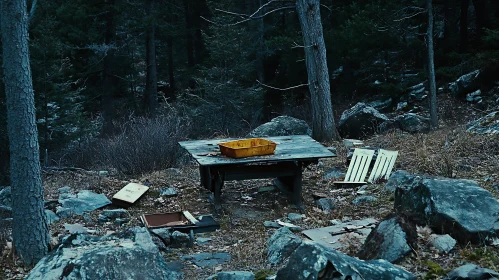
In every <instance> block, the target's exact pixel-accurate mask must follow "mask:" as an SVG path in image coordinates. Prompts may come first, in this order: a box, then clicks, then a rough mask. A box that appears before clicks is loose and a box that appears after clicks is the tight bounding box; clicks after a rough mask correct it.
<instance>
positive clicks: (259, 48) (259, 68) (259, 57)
mask: <svg viewBox="0 0 499 280" xmlns="http://www.w3.org/2000/svg"><path fill="white" fill-rule="evenodd" d="M257 1H258V7H261V6H262V5H263V0H257ZM264 33H265V24H264V21H263V17H262V18H260V19H257V34H258V37H257V43H256V62H255V64H256V65H255V68H256V75H257V79H258V80H259V81H260V82H262V83H265V81H264V73H263V71H264V66H263V60H264V53H263V52H264V49H263V43H264V41H263V40H264V37H263V35H264Z"/></svg>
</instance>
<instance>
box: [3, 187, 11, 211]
mask: <svg viewBox="0 0 499 280" xmlns="http://www.w3.org/2000/svg"><path fill="white" fill-rule="evenodd" d="M0 206H8V207H11V206H12V188H11V187H5V188H3V189H1V190H0Z"/></svg>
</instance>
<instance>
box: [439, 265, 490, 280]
mask: <svg viewBox="0 0 499 280" xmlns="http://www.w3.org/2000/svg"><path fill="white" fill-rule="evenodd" d="M498 277H499V273H497V272H495V271H493V270H490V269H487V268H481V267H479V266H477V265H475V264H471V263H469V264H465V265H463V266H460V267H458V268H456V269H454V270H452V271H451V272H449V273H448V274H447V276H446V277H445V278H444V280H486V279H490V280H492V279H497V278H498Z"/></svg>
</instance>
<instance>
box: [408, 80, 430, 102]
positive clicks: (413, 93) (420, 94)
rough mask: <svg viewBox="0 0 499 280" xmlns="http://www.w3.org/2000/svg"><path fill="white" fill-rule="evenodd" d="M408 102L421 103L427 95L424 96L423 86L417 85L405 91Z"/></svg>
mask: <svg viewBox="0 0 499 280" xmlns="http://www.w3.org/2000/svg"><path fill="white" fill-rule="evenodd" d="M407 92H408V96H409V101H422V100H423V99H425V98H426V97H427V96H428V95H427V94H425V84H424V83H419V84H417V85H414V86H412V87H410V88H408V89H407Z"/></svg>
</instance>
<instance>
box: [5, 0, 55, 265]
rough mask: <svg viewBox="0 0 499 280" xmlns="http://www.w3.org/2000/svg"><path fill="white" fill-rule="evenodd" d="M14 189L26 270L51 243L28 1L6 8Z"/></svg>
mask: <svg viewBox="0 0 499 280" xmlns="http://www.w3.org/2000/svg"><path fill="white" fill-rule="evenodd" d="M0 5H1V7H0V11H1V12H0V14H1V17H0V18H1V22H0V25H1V31H2V45H3V54H2V55H3V70H4V72H3V73H4V83H5V92H6V99H7V119H8V123H7V130H8V134H9V143H10V181H11V187H12V216H13V223H12V237H13V239H14V248H15V250H16V252H17V254H18V255H19V256H20V257H21V258H22V259H23V261H24V262H25V263H26V264H34V263H36V262H38V261H39V260H40V259H41V258H42V257H43V256H44V255H45V254H47V252H48V245H49V242H50V237H49V231H48V226H47V219H46V216H45V211H44V209H43V186H42V180H41V177H40V153H39V146H38V138H37V137H38V131H37V127H36V115H35V114H36V113H35V100H34V93H33V81H32V78H31V68H30V62H29V48H28V38H29V37H28V15H27V11H26V10H27V8H26V0H22V1H20V0H4V1H1V2H0Z"/></svg>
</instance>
